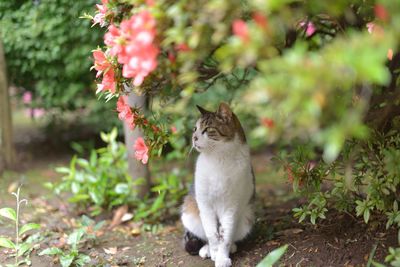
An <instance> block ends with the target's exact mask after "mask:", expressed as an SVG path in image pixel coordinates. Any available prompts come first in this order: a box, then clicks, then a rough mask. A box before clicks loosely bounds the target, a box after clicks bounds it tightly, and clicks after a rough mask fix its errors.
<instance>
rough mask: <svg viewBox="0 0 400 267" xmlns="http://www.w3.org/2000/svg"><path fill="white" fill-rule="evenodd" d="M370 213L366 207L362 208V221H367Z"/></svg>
mask: <svg viewBox="0 0 400 267" xmlns="http://www.w3.org/2000/svg"><path fill="white" fill-rule="evenodd" d="M370 214H371V213H370V211H369V209H368V208H367V209H365V210H364V222H365V223H368V221H369V216H370Z"/></svg>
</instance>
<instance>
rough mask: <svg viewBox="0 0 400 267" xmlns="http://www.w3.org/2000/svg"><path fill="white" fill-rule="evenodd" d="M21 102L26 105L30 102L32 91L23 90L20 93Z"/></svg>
mask: <svg viewBox="0 0 400 267" xmlns="http://www.w3.org/2000/svg"><path fill="white" fill-rule="evenodd" d="M22 102H24V104H26V105H28V104H30V103H31V102H32V93H31V92H29V91H28V92H25V93H24V94H23V95H22Z"/></svg>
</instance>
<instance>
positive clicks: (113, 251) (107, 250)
mask: <svg viewBox="0 0 400 267" xmlns="http://www.w3.org/2000/svg"><path fill="white" fill-rule="evenodd" d="M103 250H104V252H105V253H107V254H110V255H115V254H117V247H111V248H103Z"/></svg>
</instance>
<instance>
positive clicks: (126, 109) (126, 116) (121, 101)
mask: <svg viewBox="0 0 400 267" xmlns="http://www.w3.org/2000/svg"><path fill="white" fill-rule="evenodd" d="M117 111H118V112H119V114H118V118H119V119H120V120H125V122H126V123H127V124H128V125H129V128H130V129H132V130H133V129H134V128H135V126H136V125H135V119H136V116H135V114H134V113H133V112H132V109H131V107H130V106H129V105H128V103H127V102H126V97H125V96H120V97H119V98H118V101H117Z"/></svg>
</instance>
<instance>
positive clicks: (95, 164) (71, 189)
mask: <svg viewBox="0 0 400 267" xmlns="http://www.w3.org/2000/svg"><path fill="white" fill-rule="evenodd" d="M100 136H101V138H102V140H103V141H104V142H105V143H106V144H107V146H106V147H102V148H99V149H96V150H93V149H92V150H91V151H90V153H89V158H87V159H86V158H78V157H77V156H74V157H73V158H72V160H71V162H70V165H69V167H58V168H57V169H56V171H57V172H59V173H62V174H64V175H65V176H64V177H63V178H62V181H61V182H60V183H58V184H52V183H47V184H45V186H46V187H48V188H50V189H52V190H53V191H54V192H55V193H56V194H57V195H59V194H61V193H63V192H68V193H70V194H72V195H71V196H70V197H69V199H68V200H69V201H70V202H72V203H76V204H79V205H82V206H85V207H90V210H91V215H97V214H99V213H100V212H101V211H102V210H103V209H111V208H112V207H115V206H120V205H124V204H128V205H130V206H133V207H135V214H134V219H135V220H146V221H149V222H152V223H155V222H157V220H160V219H162V218H163V217H164V216H166V215H171V214H170V213H171V212H172V210H175V207H176V206H177V205H178V204H179V202H180V201H181V199H182V197H183V196H184V195H185V194H186V192H187V191H186V187H185V184H184V183H183V182H182V181H183V180H184V178H185V176H186V175H187V173H186V172H185V171H182V170H178V169H174V170H173V171H171V172H169V173H165V174H158V173H157V171H155V172H154V177H155V178H154V186H153V187H152V188H151V190H150V192H149V193H148V195H146V196H145V197H144V198H140V197H138V193H137V191H136V190H135V186H136V185H139V184H141V183H142V182H143V180H144V179H141V178H139V179H135V180H133V179H132V178H131V177H130V176H129V175H128V163H127V151H126V147H125V146H124V145H123V144H122V143H120V142H118V141H117V136H118V132H117V130H116V129H115V128H114V129H113V130H112V131H111V132H110V133H101V135H100ZM75 147H76V145H75ZM79 150H81V152H85V151H84V150H82V148H79Z"/></svg>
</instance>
